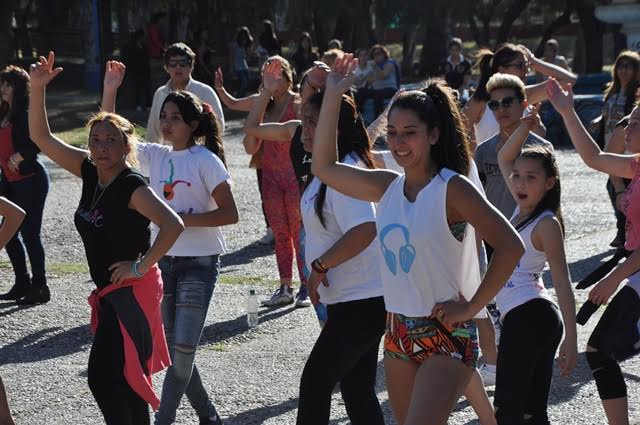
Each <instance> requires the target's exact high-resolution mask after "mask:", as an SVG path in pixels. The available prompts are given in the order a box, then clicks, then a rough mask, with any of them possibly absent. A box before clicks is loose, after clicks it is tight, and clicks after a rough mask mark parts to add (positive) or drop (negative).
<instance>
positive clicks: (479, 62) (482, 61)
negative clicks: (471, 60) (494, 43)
mask: <svg viewBox="0 0 640 425" xmlns="http://www.w3.org/2000/svg"><path fill="white" fill-rule="evenodd" d="M492 64H493V52H492V51H491V50H489V49H481V50H480V51H478V54H477V55H476V63H475V64H474V65H473V67H474V68H478V69H479V70H480V79H479V80H478V87H477V88H476V91H475V92H473V97H474V98H476V99H478V100H482V101H487V100H489V93H488V92H487V87H486V86H487V82H488V81H489V78H491V76H492V75H493V74H494V72H493V70H492V69H491V68H492Z"/></svg>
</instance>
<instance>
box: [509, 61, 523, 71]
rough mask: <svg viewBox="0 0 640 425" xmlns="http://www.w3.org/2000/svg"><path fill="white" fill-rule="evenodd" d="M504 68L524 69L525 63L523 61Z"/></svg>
mask: <svg viewBox="0 0 640 425" xmlns="http://www.w3.org/2000/svg"><path fill="white" fill-rule="evenodd" d="M504 67H505V68H516V69H526V68H527V63H526V62H524V61H521V62H512V63H508V64H506V65H504Z"/></svg>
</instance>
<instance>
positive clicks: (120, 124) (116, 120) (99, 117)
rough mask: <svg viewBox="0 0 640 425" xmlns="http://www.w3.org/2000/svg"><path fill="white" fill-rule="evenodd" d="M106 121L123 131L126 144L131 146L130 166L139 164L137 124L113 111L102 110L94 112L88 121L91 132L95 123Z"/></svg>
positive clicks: (127, 161) (128, 157)
mask: <svg viewBox="0 0 640 425" xmlns="http://www.w3.org/2000/svg"><path fill="white" fill-rule="evenodd" d="M101 122H106V123H109V124H111V125H112V126H113V127H115V129H116V130H118V131H120V133H122V140H123V141H124V144H125V145H127V146H129V148H130V149H129V153H128V154H127V158H126V163H127V165H128V166H130V167H137V166H138V158H137V156H136V144H137V143H138V137H137V136H136V134H135V126H134V125H133V124H132V123H131V121H129V120H128V119H126V118H125V117H123V116H121V115H118V114H114V113H112V112H105V111H100V112H98V113H96V114H93V115H92V116H91V117H90V118H89V121H87V129H88V130H89V134H91V129H92V128H93V126H94V125H96V124H98V123H101Z"/></svg>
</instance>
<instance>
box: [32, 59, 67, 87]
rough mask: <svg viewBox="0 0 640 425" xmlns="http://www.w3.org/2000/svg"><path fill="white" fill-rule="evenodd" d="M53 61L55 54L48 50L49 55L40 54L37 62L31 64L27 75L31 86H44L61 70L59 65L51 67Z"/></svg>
mask: <svg viewBox="0 0 640 425" xmlns="http://www.w3.org/2000/svg"><path fill="white" fill-rule="evenodd" d="M54 61H55V54H54V53H53V52H49V56H48V57H47V58H45V57H44V56H40V60H39V61H38V62H36V63H34V64H31V68H30V69H29V77H30V80H31V87H32V88H44V87H46V86H47V84H49V82H50V81H51V80H53V79H54V78H55V77H56V76H57V75H58V74H60V73H61V72H62V68H61V67H57V68H54V67H53V63H54Z"/></svg>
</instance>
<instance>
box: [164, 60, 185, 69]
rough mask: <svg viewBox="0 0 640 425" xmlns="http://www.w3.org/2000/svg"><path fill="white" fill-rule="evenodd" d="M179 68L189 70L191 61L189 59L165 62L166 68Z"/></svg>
mask: <svg viewBox="0 0 640 425" xmlns="http://www.w3.org/2000/svg"><path fill="white" fill-rule="evenodd" d="M178 66H179V67H180V68H191V60H189V59H182V60H176V61H174V60H172V61H169V62H167V68H176V67H178Z"/></svg>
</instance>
